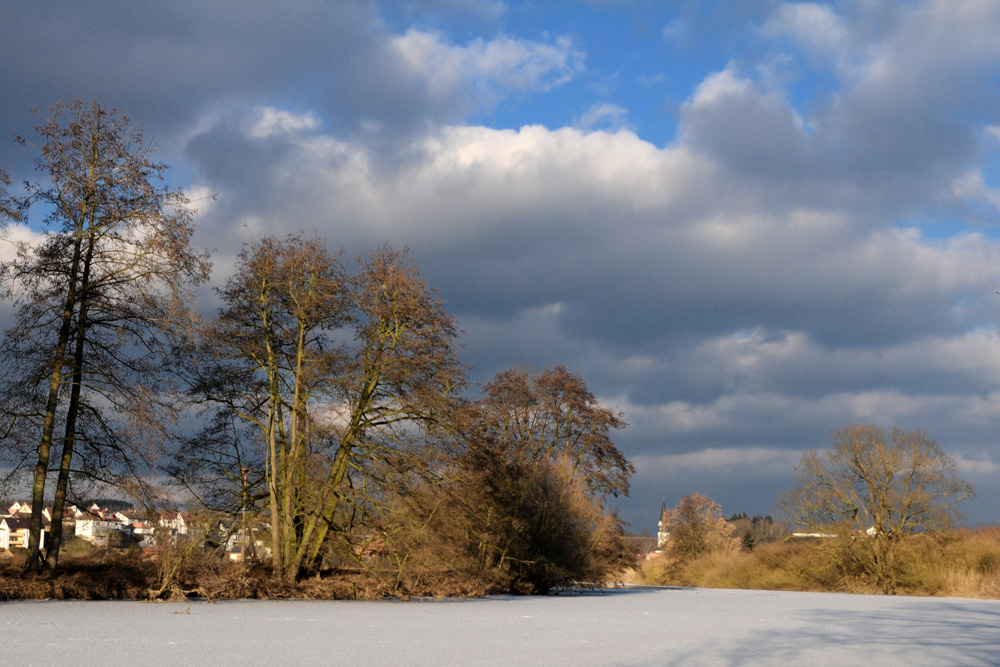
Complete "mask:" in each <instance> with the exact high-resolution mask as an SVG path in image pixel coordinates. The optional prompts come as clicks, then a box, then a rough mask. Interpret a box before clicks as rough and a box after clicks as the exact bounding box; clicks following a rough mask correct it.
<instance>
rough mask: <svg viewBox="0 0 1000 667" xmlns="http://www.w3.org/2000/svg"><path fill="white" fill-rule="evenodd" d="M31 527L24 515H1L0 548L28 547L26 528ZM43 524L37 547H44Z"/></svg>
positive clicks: (4, 549) (29, 521) (29, 520)
mask: <svg viewBox="0 0 1000 667" xmlns="http://www.w3.org/2000/svg"><path fill="white" fill-rule="evenodd" d="M30 527H31V519H30V518H28V517H25V516H19V517H3V518H2V519H0V550H3V551H6V550H7V549H10V548H11V547H15V548H21V549H27V548H28V530H29V528H30ZM45 528H46V527H45V526H42V534H41V538H40V541H39V542H40V543H39V548H43V549H44V548H45Z"/></svg>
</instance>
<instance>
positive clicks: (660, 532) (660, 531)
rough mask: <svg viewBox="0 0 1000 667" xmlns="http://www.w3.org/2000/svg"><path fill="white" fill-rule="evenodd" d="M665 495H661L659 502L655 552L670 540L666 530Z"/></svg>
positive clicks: (668, 532)
mask: <svg viewBox="0 0 1000 667" xmlns="http://www.w3.org/2000/svg"><path fill="white" fill-rule="evenodd" d="M666 517H667V494H666V493H664V494H663V500H662V501H661V502H660V521H659V523H657V524H656V550H657V551H659V550H660V549H662V548H663V545H664V544H666V543H667V540H669V539H670V531H668V530H667V523H666Z"/></svg>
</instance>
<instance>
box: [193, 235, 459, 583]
mask: <svg viewBox="0 0 1000 667" xmlns="http://www.w3.org/2000/svg"><path fill="white" fill-rule="evenodd" d="M358 263H359V270H358V272H357V273H356V274H355V275H353V276H349V275H347V273H346V272H345V270H344V268H343V266H342V265H341V262H340V259H339V255H336V254H332V253H329V252H328V251H327V249H326V244H325V241H323V240H321V239H315V238H313V239H306V238H303V237H302V236H301V235H299V236H290V237H288V238H286V239H276V238H270V237H269V238H264V239H261V240H260V241H258V242H255V243H253V244H251V245H249V246H247V247H246V248H245V249H244V251H243V252H242V253H241V255H240V256H239V258H238V261H237V264H236V271H235V273H234V274H233V276H232V277H231V278H230V280H229V282H228V284H227V285H226V287H225V288H224V289H223V290H222V292H221V296H222V301H223V304H224V305H223V308H222V310H221V312H220V313H219V316H218V318H217V320H216V323H215V324H214V325H213V327H212V328H211V329H210V333H209V335H208V336H207V338H206V339H205V343H206V345H207V348H208V349H210V350H212V351H213V352H212V355H211V356H212V358H213V359H214V360H215V361H214V362H213V364H212V366H211V367H207V368H202V369H201V370H200V371H199V373H200V377H199V379H198V381H196V382H195V383H194V384H193V387H194V393H195V394H197V395H200V396H201V397H202V398H203V399H205V400H208V401H211V402H214V403H218V404H220V405H222V409H223V410H225V411H231V412H232V413H233V414H235V415H237V416H239V417H240V418H241V419H243V420H244V421H246V422H248V423H250V424H253V425H254V426H255V427H256V429H257V432H258V440H257V442H258V443H259V446H260V447H261V448H262V450H263V457H262V458H263V460H264V465H265V468H266V471H265V479H266V485H267V497H268V505H269V508H270V522H271V539H272V565H273V567H274V570H275V572H277V573H279V574H281V575H282V576H284V577H287V578H289V579H295V578H296V577H297V576H298V574H299V572H300V571H301V570H302V569H303V568H308V567H310V566H312V564H314V563H315V562H316V560H317V558H318V557H319V556H320V554H321V551H322V547H323V546H324V544H325V542H326V539H327V536H328V534H329V531H330V530H331V529H334V528H335V527H336V521H337V517H338V513H340V512H343V511H344V510H345V509H346V508H347V507H348V506H349V505H351V504H352V502H356V500H357V498H356V494H355V490H357V489H362V488H365V483H366V480H367V476H368V475H370V474H371V473H372V471H373V470H374V469H375V468H377V467H378V466H380V465H383V464H385V463H386V462H388V461H389V460H390V459H393V458H394V457H400V456H401V457H404V458H406V456H407V451H408V447H409V445H410V441H411V438H412V436H413V433H414V430H415V429H416V430H419V428H420V427H421V426H424V425H429V424H433V423H435V422H438V421H440V420H442V419H443V418H444V415H445V414H446V412H447V409H448V407H449V406H450V405H451V402H452V400H453V394H454V392H455V391H456V390H457V389H458V388H460V387H461V386H462V383H463V379H464V374H463V369H462V366H461V365H460V364H459V362H458V360H457V357H456V356H455V350H454V343H453V340H454V337H455V335H456V327H455V324H454V321H453V320H452V318H451V317H450V316H449V315H448V314H447V313H446V312H445V310H444V306H443V304H442V302H441V300H440V298H439V297H438V296H437V294H436V293H435V292H433V291H432V290H430V289H428V288H427V286H426V285H425V284H424V282H423V281H422V280H421V279H420V276H419V272H418V270H417V267H416V266H415V265H414V264H413V262H412V260H410V259H409V257H408V255H407V254H406V252H405V251H404V252H400V251H396V250H393V249H391V248H389V247H386V246H382V247H379V248H377V249H376V250H374V251H373V252H372V253H371V254H370V255H369V256H368V257H367V258H358ZM191 453H192V454H193V453H194V452H193V451H192V452H191ZM232 460H233V459H232V457H230V458H229V461H230V462H231V461H232ZM220 462H221V460H220ZM361 495H362V496H364V494H361ZM370 497H371V496H368V498H370Z"/></svg>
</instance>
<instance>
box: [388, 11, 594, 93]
mask: <svg viewBox="0 0 1000 667" xmlns="http://www.w3.org/2000/svg"><path fill="white" fill-rule="evenodd" d="M389 44H390V48H391V49H392V50H393V51H394V52H395V53H397V54H398V55H399V56H400V57H401V58H402V60H403V61H404V62H405V63H406V64H407V65H408V66H409V68H410V70H411V71H412V72H413V73H414V74H417V75H419V76H420V77H421V78H422V79H423V80H425V81H426V85H427V87H428V89H429V91H430V93H431V94H432V95H433V96H434V97H436V98H438V99H445V98H448V97H453V96H456V95H457V96H468V95H472V96H473V97H474V98H477V99H478V101H479V102H480V103H483V104H492V103H493V102H495V101H496V99H498V98H499V97H500V96H502V95H504V94H506V93H507V92H510V91H514V92H521V93H527V92H537V91H545V90H551V89H552V88H554V87H556V86H559V85H562V84H564V83H566V82H567V81H569V80H570V79H571V78H573V77H574V76H575V75H576V74H578V73H579V72H581V71H582V70H583V60H584V54H583V52H582V51H581V50H579V49H578V48H576V47H575V46H574V44H573V42H572V40H571V39H570V38H568V37H559V38H557V39H556V40H555V41H553V42H551V43H546V42H535V41H530V40H524V39H516V38H512V37H508V36H505V35H501V36H498V37H496V38H494V39H491V40H489V41H486V40H483V39H482V38H477V39H475V40H473V41H471V42H469V43H468V44H466V45H464V46H458V45H453V44H450V43H448V42H447V41H446V40H445V39H444V38H443V37H442V36H441V35H439V34H437V33H430V32H424V31H421V30H418V29H416V28H410V29H409V30H407V31H406V33H405V34H403V35H400V36H396V37H393V38H391V39H390V41H389ZM470 88H471V89H472V91H470V90H469V89H470Z"/></svg>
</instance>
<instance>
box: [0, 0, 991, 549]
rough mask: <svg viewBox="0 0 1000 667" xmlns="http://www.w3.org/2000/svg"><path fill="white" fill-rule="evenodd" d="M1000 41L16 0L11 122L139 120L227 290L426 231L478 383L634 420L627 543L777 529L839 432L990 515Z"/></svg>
mask: <svg viewBox="0 0 1000 667" xmlns="http://www.w3.org/2000/svg"><path fill="white" fill-rule="evenodd" d="M95 6H96V7H99V8H100V11H95ZM998 34H1000V3H997V2H995V1H994V0H915V1H903V0H896V1H875V0H846V1H844V2H832V3H828V4H822V3H795V2H787V3H785V2H777V1H773V0H741V1H740V2H722V1H718V2H711V1H709V0H675V1H673V2H661V1H659V0H579V1H576V2H571V1H565V2H537V1H530V0H529V1H525V2H516V1H514V0H509V1H499V0H399V1H398V2H378V1H375V0H340V1H322V0H300V1H299V2H295V3H275V2H270V1H265V0H259V1H247V2H242V3H239V4H238V5H236V4H233V3H230V2H222V1H219V0H198V2H192V1H190V0H176V1H174V2H170V3H136V2H124V1H119V0H107V1H105V2H102V3H99V4H98V5H94V4H93V3H80V2H76V1H75V0H61V1H55V2H45V3H4V5H3V7H2V9H0V62H3V63H4V66H3V67H2V68H0V90H2V91H3V95H2V98H0V131H2V132H3V133H7V132H8V131H17V132H20V133H22V134H29V133H30V132H31V128H32V127H33V125H34V124H36V122H37V118H35V117H33V116H32V115H31V112H30V110H31V108H32V107H42V108H43V109H44V108H46V107H48V106H50V105H51V104H53V103H55V102H57V101H59V100H64V101H69V100H72V99H73V98H74V97H90V96H94V97H96V98H97V99H98V100H99V101H100V102H101V103H102V104H104V105H105V106H109V107H110V106H116V107H118V108H120V109H123V110H125V111H126V112H127V113H128V114H129V115H131V116H132V117H134V118H136V119H139V120H141V121H142V123H143V125H144V127H145V130H146V133H147V136H149V137H151V138H153V139H154V140H155V142H156V147H157V153H156V156H157V157H158V158H159V159H161V160H163V161H165V162H167V163H168V164H170V165H171V167H172V169H171V171H170V173H169V179H170V182H171V183H172V184H173V185H177V186H181V187H183V188H185V190H186V191H187V192H188V194H189V195H191V196H193V197H195V198H196V199H198V200H199V203H198V208H199V212H198V215H197V217H196V224H197V228H198V231H197V235H196V238H195V241H196V243H198V244H200V245H202V246H204V247H209V248H213V249H215V252H214V261H215V273H214V277H213V280H214V283H215V284H217V285H221V284H223V283H224V281H225V278H226V276H227V275H228V272H229V270H230V268H231V266H232V261H233V258H234V256H235V255H236V253H237V252H238V251H239V249H240V247H241V246H242V244H243V243H245V242H247V241H249V240H251V239H253V238H257V237H259V236H260V235H263V234H278V235H284V234H285V233H289V232H297V231H299V230H305V231H307V232H311V231H313V230H315V231H316V232H317V233H318V234H320V235H322V236H324V237H326V238H327V239H329V242H330V244H331V246H333V247H340V246H342V247H344V248H345V250H346V252H347V254H348V256H354V255H357V254H362V253H367V252H368V251H369V250H370V249H371V248H373V247H374V246H375V245H376V244H378V243H380V242H389V243H391V244H393V245H395V246H399V247H402V246H408V247H409V248H410V249H411V251H412V256H413V258H414V259H415V260H416V262H417V263H418V264H419V266H420V267H421V270H422V273H423V275H424V277H425V278H426V279H427V281H428V283H429V284H430V285H431V286H432V287H434V288H436V289H438V290H440V292H441V294H442V296H443V298H444V300H445V301H446V302H447V305H448V308H449V310H450V312H451V313H452V314H453V315H455V316H456V318H457V319H458V320H459V322H460V325H461V327H462V328H463V329H464V334H463V336H462V341H461V342H462V344H463V345H464V349H463V350H462V359H463V360H464V361H465V362H466V363H468V364H470V366H471V370H470V376H469V377H470V381H471V383H472V387H471V389H470V392H471V393H472V395H475V394H476V391H477V387H476V385H477V383H478V384H481V383H485V382H487V381H488V380H489V378H490V377H491V376H492V375H493V374H494V373H496V372H497V371H499V370H503V369H505V368H509V367H511V366H524V367H529V368H532V369H537V370H541V369H544V368H549V367H551V366H553V365H555V364H563V365H565V366H566V367H567V368H568V369H570V370H571V371H573V372H575V373H578V374H579V375H581V376H582V377H583V378H584V379H585V380H586V381H587V383H588V385H589V387H590V388H591V390H592V391H593V392H594V393H595V394H596V395H597V396H598V398H599V399H600V400H601V401H602V403H604V404H605V405H608V406H611V407H614V408H615V409H618V410H621V411H622V412H623V415H624V419H625V421H627V422H628V424H629V426H628V427H627V428H626V429H624V430H623V431H621V432H619V433H618V434H617V437H616V442H617V444H618V445H619V447H620V448H621V449H623V450H624V451H625V453H626V454H627V455H628V456H629V457H630V458H631V460H632V461H633V462H634V464H635V466H636V474H635V477H634V478H633V484H632V494H631V497H630V498H626V499H622V500H621V501H620V509H621V512H622V515H623V516H624V518H626V519H627V520H628V521H630V522H631V523H632V527H633V529H635V530H642V529H648V530H651V531H652V530H655V523H656V520H657V518H658V511H659V507H660V502H661V500H665V501H666V502H667V504H668V505H673V504H675V503H676V502H677V501H678V500H679V499H680V497H681V496H683V495H684V494H686V493H689V492H692V491H698V492H701V493H704V494H706V495H708V496H710V497H711V498H713V499H714V500H716V501H718V502H719V503H721V505H722V508H723V512H724V513H726V514H731V513H737V512H746V513H747V514H750V515H753V514H764V513H768V512H773V511H774V504H775V501H776V500H777V498H778V496H779V494H780V493H781V492H782V491H784V490H785V489H787V488H788V487H789V486H790V485H791V484H792V481H793V478H794V468H795V465H796V464H797V463H798V461H799V460H800V458H801V455H802V452H803V451H804V450H808V449H821V448H824V447H826V446H828V444H829V438H830V436H831V434H832V433H833V431H834V430H835V429H836V428H837V427H841V426H846V425H848V424H851V423H862V424H870V423H871V424H878V425H881V426H883V427H892V426H898V427H900V428H903V429H906V430H915V429H919V430H923V431H925V432H926V433H927V434H928V435H929V436H930V437H931V438H933V439H935V440H937V441H938V442H939V443H940V445H941V446H942V448H943V449H944V450H945V451H947V452H948V453H949V454H950V455H951V456H952V457H953V458H954V459H955V461H956V462H957V464H958V467H959V470H960V472H961V474H962V475H963V476H964V477H965V478H966V479H968V480H969V481H970V482H972V483H973V484H975V486H976V488H977V490H978V492H979V496H978V498H977V499H976V500H974V501H971V502H969V503H966V504H965V505H964V508H965V512H966V514H967V515H968V517H969V521H970V522H971V523H979V522H990V523H996V522H997V521H998V520H1000V516H998V514H1000V442H998V438H997V434H998V426H1000V332H998V325H997V323H998V321H1000V295H998V294H997V292H998V291H1000V87H998V84H1000V40H998V39H997V38H996V36H997V35H998ZM31 157H32V156H31V154H30V153H29V152H27V151H25V150H23V149H22V148H20V147H19V146H17V145H16V144H15V143H14V142H13V141H7V140H3V141H0V165H2V166H4V167H6V168H7V170H8V171H10V172H11V173H12V175H13V176H14V177H15V179H23V178H31V177H32V173H31ZM212 194H216V195H218V199H217V201H213V200H212V199H211V198H210V197H209V196H210V195H212ZM39 229H40V227H38V226H37V221H31V220H29V222H28V226H27V227H24V228H14V229H12V230H11V234H14V235H22V236H30V235H31V234H34V233H37V232H38V231H39ZM206 299H207V301H206V304H205V307H206V308H207V309H211V308H212V306H213V304H212V303H211V299H212V297H211V294H210V293H208V294H207V296H206Z"/></svg>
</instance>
